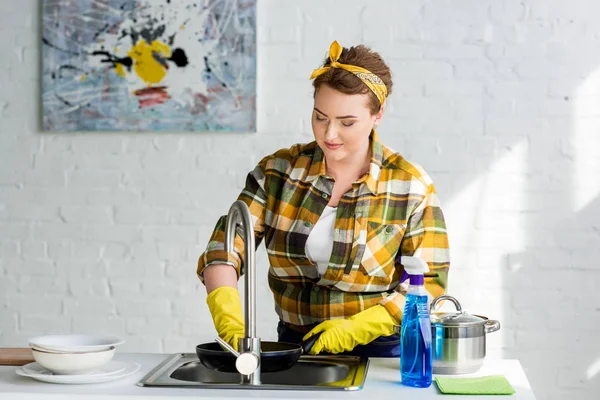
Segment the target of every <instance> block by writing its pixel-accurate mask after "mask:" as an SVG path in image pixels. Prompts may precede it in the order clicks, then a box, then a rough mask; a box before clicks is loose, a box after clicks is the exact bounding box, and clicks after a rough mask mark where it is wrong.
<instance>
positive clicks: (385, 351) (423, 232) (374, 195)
mask: <svg viewBox="0 0 600 400" xmlns="http://www.w3.org/2000/svg"><path fill="white" fill-rule="evenodd" d="M311 79H314V82H313V85H314V109H313V112H312V128H313V133H314V137H315V141H313V142H311V143H309V144H297V145H294V146H292V147H291V148H289V149H282V150H279V151H277V152H276V153H274V154H271V155H269V156H267V157H265V158H263V159H262V160H261V161H260V162H259V164H258V165H257V167H256V168H255V169H254V170H253V171H252V172H250V173H249V174H248V177H247V180H246V187H245V189H244V190H243V191H242V193H241V194H240V196H239V199H241V200H243V201H244V202H246V204H248V206H249V208H250V212H251V213H252V215H253V217H254V220H255V225H254V233H255V236H256V241H257V242H256V243H257V246H258V244H259V243H260V241H261V240H264V241H265V247H266V249H267V254H268V257H269V263H270V268H269V276H268V279H269V286H270V288H271V291H272V292H273V295H274V300H275V309H276V312H277V313H278V315H279V318H280V322H279V325H278V329H277V331H278V334H279V340H280V341H285V342H295V343H298V342H300V341H301V340H302V339H306V338H308V337H310V336H312V335H314V334H316V333H319V332H323V333H322V334H321V336H320V337H319V339H318V340H317V342H316V343H315V345H314V346H313V348H312V350H311V353H312V354H319V353H344V354H354V355H365V356H370V357H386V356H398V355H399V337H398V335H397V334H395V333H394V326H395V325H398V324H400V323H401V321H402V312H403V308H404V301H405V297H404V294H405V289H406V286H407V285H406V283H401V282H402V281H403V280H405V279H406V274H404V269H403V267H402V264H401V259H402V258H405V257H420V258H422V259H424V260H425V261H426V262H427V263H428V265H429V268H430V274H429V275H430V276H429V277H427V278H426V282H425V287H426V288H427V290H428V292H429V293H430V294H431V296H432V297H435V296H438V295H440V294H442V293H443V292H444V291H445V288H446V281H447V275H448V268H449V257H448V239H447V235H446V226H445V222H444V217H443V214H442V211H441V209H440V206H439V201H438V198H437V195H436V193H435V189H434V186H433V184H432V182H431V180H430V178H429V176H428V175H427V174H426V173H425V172H424V171H423V169H422V168H420V167H419V166H417V165H416V164H412V163H410V162H408V161H407V160H405V159H404V158H402V156H401V155H400V154H398V153H395V152H393V151H392V150H390V149H388V148H387V147H385V146H384V145H383V144H382V143H381V142H380V141H379V138H378V136H377V134H376V133H375V129H374V128H375V127H376V126H377V125H378V124H379V122H380V121H381V118H382V116H383V112H384V105H385V99H386V97H387V96H388V95H389V94H390V93H391V91H392V80H391V73H390V70H389V68H388V66H387V65H386V64H385V62H384V61H383V60H382V59H381V57H380V56H379V55H378V54H377V53H375V52H373V51H371V50H370V49H368V48H367V47H365V46H362V45H359V46H356V47H352V48H350V49H345V48H342V47H341V46H340V45H339V44H338V43H337V42H333V44H332V45H331V47H330V51H329V57H328V58H327V59H326V60H325V63H324V65H323V67H322V68H319V69H317V70H315V71H314V72H313V74H312V76H311ZM224 227H225V216H223V217H221V219H219V221H218V223H217V226H216V228H215V230H214V232H213V234H212V236H211V239H210V242H209V244H208V247H207V250H206V251H205V252H204V253H203V254H202V255H201V256H200V258H199V261H198V270H197V273H198V276H199V277H200V279H201V280H202V281H203V282H204V284H205V285H206V290H207V292H208V297H207V303H208V306H209V309H210V312H211V315H212V317H213V322H214V324H215V328H216V329H217V331H218V333H219V335H220V336H221V337H222V338H223V339H224V340H226V341H228V342H229V343H230V344H231V345H232V346H234V347H235V348H237V346H238V339H239V338H241V337H243V336H244V322H243V321H244V320H243V316H242V309H241V301H240V295H239V292H238V291H237V280H238V278H239V276H240V273H241V267H240V259H241V257H242V254H243V243H242V242H241V239H237V240H238V241H236V244H235V248H236V252H235V253H226V252H225V251H224V250H223V249H224V245H223V241H224ZM232 267H233V268H232Z"/></svg>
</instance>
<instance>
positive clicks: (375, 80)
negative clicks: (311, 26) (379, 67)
mask: <svg viewBox="0 0 600 400" xmlns="http://www.w3.org/2000/svg"><path fill="white" fill-rule="evenodd" d="M342 50H343V48H342V46H340V44H339V43H338V42H337V40H334V41H333V43H331V46H330V47H329V59H330V60H331V62H330V64H329V65H328V66H326V67H323V68H318V69H315V70H314V71H313V73H312V74H311V75H310V79H315V78H316V77H318V76H319V75H322V74H324V73H325V72H326V71H329V69H331V68H342V69H345V70H346V71H349V72H352V73H353V74H354V75H356V76H357V77H358V78H360V80H361V81H363V82H364V83H365V85H367V86H368V87H369V89H371V90H372V91H373V93H375V96H377V98H378V99H379V103H381V104H383V102H384V101H385V98H386V97H387V87H386V86H385V83H383V81H382V80H381V78H380V77H378V76H377V75H375V74H374V73H372V72H371V71H369V70H367V69H364V68H361V67H358V66H356V65H350V64H341V63H339V62H338V60H339V59H340V56H341V55H342Z"/></svg>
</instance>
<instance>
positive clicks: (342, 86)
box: [313, 44, 392, 115]
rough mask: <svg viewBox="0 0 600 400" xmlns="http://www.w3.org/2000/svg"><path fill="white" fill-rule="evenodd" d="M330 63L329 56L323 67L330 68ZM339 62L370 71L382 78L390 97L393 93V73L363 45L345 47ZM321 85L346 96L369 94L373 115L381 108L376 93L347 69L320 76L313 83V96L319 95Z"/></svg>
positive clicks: (378, 57) (339, 69)
mask: <svg viewBox="0 0 600 400" xmlns="http://www.w3.org/2000/svg"><path fill="white" fill-rule="evenodd" d="M330 62H331V60H330V59H329V56H327V58H325V61H324V62H323V67H326V66H328V65H329V64H330ZM338 62H340V63H341V64H351V65H356V66H357V67H362V68H365V69H367V70H369V71H370V72H372V73H374V74H375V75H377V76H378V77H379V78H381V80H382V81H383V83H385V86H386V88H387V92H388V96H389V95H390V94H391V93H392V72H391V71H390V68H389V67H388V66H387V64H386V63H385V61H383V59H382V58H381V56H380V55H379V53H376V52H375V51H373V50H371V49H370V48H368V47H366V46H364V45H362V44H360V45H358V46H354V47H350V48H349V49H348V48H346V47H344V48H343V50H342V55H341V56H340V59H339V60H338ZM321 85H327V86H329V87H330V88H332V89H334V90H337V91H338V92H342V93H345V94H364V93H367V94H368V95H369V102H368V106H369V109H370V110H371V115H375V114H377V113H378V112H379V109H380V108H381V104H380V103H379V100H378V99H377V96H375V93H373V92H372V91H371V89H369V87H368V86H367V85H365V83H364V82H363V81H361V80H360V78H358V77H357V76H356V75H354V74H353V73H352V72H349V71H346V70H345V69H342V68H331V69H330V70H328V71H327V72H325V73H323V74H322V75H319V76H318V77H317V78H316V79H315V80H314V81H313V87H314V88H315V91H314V94H313V96H316V95H317V91H318V90H319V88H320V87H321Z"/></svg>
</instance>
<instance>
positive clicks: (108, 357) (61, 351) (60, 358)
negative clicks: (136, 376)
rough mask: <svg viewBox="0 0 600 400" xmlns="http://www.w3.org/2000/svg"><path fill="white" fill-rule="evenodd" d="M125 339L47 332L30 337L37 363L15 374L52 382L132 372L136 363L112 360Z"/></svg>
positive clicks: (110, 377) (93, 379)
mask: <svg viewBox="0 0 600 400" xmlns="http://www.w3.org/2000/svg"><path fill="white" fill-rule="evenodd" d="M122 343H124V340H122V339H120V338H117V337H114V336H104V335H49V336H38V337H34V338H31V339H29V345H30V347H31V352H32V353H33V358H34V359H35V361H36V362H33V363H30V364H27V365H24V366H22V367H21V368H18V369H17V374H19V375H22V376H27V377H30V378H34V379H37V380H40V381H44V382H52V383H72V384H76V383H99V382H108V381H112V380H115V379H120V378H123V377H125V376H127V375H131V374H133V373H135V372H137V370H139V368H140V365H139V364H137V363H125V362H119V361H113V360H112V359H113V356H114V354H115V347H116V346H118V345H120V344H122Z"/></svg>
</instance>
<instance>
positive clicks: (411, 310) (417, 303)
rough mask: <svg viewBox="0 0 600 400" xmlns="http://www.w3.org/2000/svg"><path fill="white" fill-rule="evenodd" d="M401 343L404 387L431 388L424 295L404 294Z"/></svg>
mask: <svg viewBox="0 0 600 400" xmlns="http://www.w3.org/2000/svg"><path fill="white" fill-rule="evenodd" d="M400 340H401V342H400V374H401V377H402V383H403V384H404V385H408V386H413V387H429V386H431V380H432V370H431V321H430V319H429V312H428V310H427V296H426V295H425V296H423V295H416V294H410V290H409V293H408V294H407V295H406V305H405V307H404V315H403V317H402V331H401V339H400Z"/></svg>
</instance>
